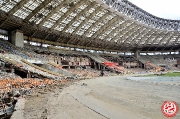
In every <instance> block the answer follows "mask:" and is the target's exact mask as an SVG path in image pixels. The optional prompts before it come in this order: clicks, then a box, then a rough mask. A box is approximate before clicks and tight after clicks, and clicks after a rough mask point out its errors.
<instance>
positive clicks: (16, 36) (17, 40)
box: [11, 30, 24, 47]
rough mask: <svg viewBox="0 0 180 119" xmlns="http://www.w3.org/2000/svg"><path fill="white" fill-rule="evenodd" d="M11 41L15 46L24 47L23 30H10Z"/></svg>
mask: <svg viewBox="0 0 180 119" xmlns="http://www.w3.org/2000/svg"><path fill="white" fill-rule="evenodd" d="M11 43H12V44H14V45H15V46H17V47H24V36H23V32H22V31H20V30H15V31H12V32H11Z"/></svg>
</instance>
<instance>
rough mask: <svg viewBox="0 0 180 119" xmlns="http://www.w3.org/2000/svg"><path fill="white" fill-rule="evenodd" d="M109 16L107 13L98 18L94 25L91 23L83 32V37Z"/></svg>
mask: <svg viewBox="0 0 180 119" xmlns="http://www.w3.org/2000/svg"><path fill="white" fill-rule="evenodd" d="M109 15H110V13H109V12H107V13H106V14H105V15H103V16H102V17H100V18H99V19H98V20H97V21H96V22H95V23H93V24H92V25H91V26H90V27H89V28H88V29H87V30H86V31H85V32H84V36H86V35H87V33H89V32H90V31H91V30H92V29H93V28H94V27H95V26H96V25H97V24H98V23H99V22H102V20H104V19H105V18H106V17H108V16H109Z"/></svg>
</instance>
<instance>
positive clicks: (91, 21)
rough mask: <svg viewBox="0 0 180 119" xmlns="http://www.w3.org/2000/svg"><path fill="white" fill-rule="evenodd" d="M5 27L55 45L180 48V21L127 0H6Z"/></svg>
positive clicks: (0, 8)
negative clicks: (159, 15) (152, 13)
mask: <svg viewBox="0 0 180 119" xmlns="http://www.w3.org/2000/svg"><path fill="white" fill-rule="evenodd" d="M0 29H4V30H7V31H12V30H16V29H18V30H20V31H22V32H23V34H24V36H25V37H26V38H27V39H28V40H33V39H34V41H40V40H38V39H41V42H45V41H47V43H50V44H54V45H56V44H61V45H67V46H72V47H84V48H98V49H102V50H103V49H105V50H112V51H113V50H114V51H134V50H137V49H139V50H142V51H161V50H180V33H179V31H180V21H178V20H168V19H162V18H158V17H156V16H153V15H151V14H149V13H148V12H146V11H144V10H142V9H140V8H139V7H137V6H136V5H134V4H132V3H130V2H129V1H127V0H2V1H1V2H0Z"/></svg>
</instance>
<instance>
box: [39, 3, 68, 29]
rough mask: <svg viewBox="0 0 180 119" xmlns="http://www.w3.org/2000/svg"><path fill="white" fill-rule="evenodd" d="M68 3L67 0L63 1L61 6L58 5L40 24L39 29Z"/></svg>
mask: <svg viewBox="0 0 180 119" xmlns="http://www.w3.org/2000/svg"><path fill="white" fill-rule="evenodd" d="M65 3H67V1H66V0H64V1H62V2H61V4H60V5H58V6H57V7H56V8H54V9H53V10H52V11H51V12H50V13H49V14H48V15H47V16H46V17H45V18H43V20H42V21H41V22H40V23H39V27H41V26H42V25H43V24H44V23H45V22H46V21H47V20H48V19H49V18H50V17H52V16H53V15H54V14H55V13H56V12H57V11H58V10H60V8H62V7H63V6H64V4H65Z"/></svg>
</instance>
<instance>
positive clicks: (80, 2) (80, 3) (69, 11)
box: [51, 0, 84, 30]
mask: <svg viewBox="0 0 180 119" xmlns="http://www.w3.org/2000/svg"><path fill="white" fill-rule="evenodd" d="M82 4H84V1H83V0H81V1H79V2H78V3H76V4H75V5H74V6H73V7H71V9H69V10H68V11H67V12H66V13H65V14H64V15H63V16H61V17H60V18H59V19H58V20H57V21H56V23H55V24H54V25H53V26H52V27H51V30H52V29H54V28H55V27H56V26H58V25H59V23H61V21H62V20H63V19H64V18H66V17H67V16H68V15H69V14H70V13H72V12H74V10H76V9H78V7H80V6H81V5H82Z"/></svg>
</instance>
